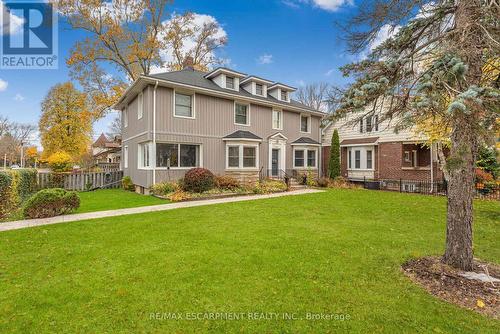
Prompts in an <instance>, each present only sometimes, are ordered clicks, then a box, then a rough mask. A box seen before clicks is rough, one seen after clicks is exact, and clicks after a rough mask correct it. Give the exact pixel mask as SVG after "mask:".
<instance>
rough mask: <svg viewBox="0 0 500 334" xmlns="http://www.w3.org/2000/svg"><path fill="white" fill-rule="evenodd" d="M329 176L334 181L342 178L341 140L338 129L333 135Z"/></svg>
mask: <svg viewBox="0 0 500 334" xmlns="http://www.w3.org/2000/svg"><path fill="white" fill-rule="evenodd" d="M328 176H329V177H330V178H332V179H334V178H336V177H337V176H340V139H339V132H338V130H337V129H335V130H334V131H333V134H332V144H331V146H330V161H329V162H328Z"/></svg>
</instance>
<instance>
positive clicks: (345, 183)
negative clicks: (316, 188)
mask: <svg viewBox="0 0 500 334" xmlns="http://www.w3.org/2000/svg"><path fill="white" fill-rule="evenodd" d="M329 187H330V188H343V189H354V188H360V186H357V185H356V184H354V183H351V182H349V180H347V179H345V178H343V177H342V176H339V177H336V178H335V179H333V180H330V185H329Z"/></svg>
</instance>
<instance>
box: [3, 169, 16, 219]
mask: <svg viewBox="0 0 500 334" xmlns="http://www.w3.org/2000/svg"><path fill="white" fill-rule="evenodd" d="M11 196H12V176H10V175H9V174H7V173H0V219H3V218H5V217H7V215H8V214H9V213H10V211H11V209H12V206H13V204H14V203H12V197H11Z"/></svg>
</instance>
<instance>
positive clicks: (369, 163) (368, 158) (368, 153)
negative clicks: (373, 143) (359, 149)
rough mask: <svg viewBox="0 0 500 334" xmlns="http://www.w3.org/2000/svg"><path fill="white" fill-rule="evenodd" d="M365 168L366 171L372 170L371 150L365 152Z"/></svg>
mask: <svg viewBox="0 0 500 334" xmlns="http://www.w3.org/2000/svg"><path fill="white" fill-rule="evenodd" d="M366 168H367V169H372V168H373V151H372V150H367V151H366Z"/></svg>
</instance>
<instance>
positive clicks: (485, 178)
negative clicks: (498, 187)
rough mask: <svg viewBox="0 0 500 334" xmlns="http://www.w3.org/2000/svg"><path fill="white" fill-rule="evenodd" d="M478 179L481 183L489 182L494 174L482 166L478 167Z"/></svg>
mask: <svg viewBox="0 0 500 334" xmlns="http://www.w3.org/2000/svg"><path fill="white" fill-rule="evenodd" d="M476 181H477V182H479V183H488V182H491V181H493V175H491V174H490V173H488V172H487V171H485V170H484V169H482V168H476Z"/></svg>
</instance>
